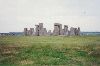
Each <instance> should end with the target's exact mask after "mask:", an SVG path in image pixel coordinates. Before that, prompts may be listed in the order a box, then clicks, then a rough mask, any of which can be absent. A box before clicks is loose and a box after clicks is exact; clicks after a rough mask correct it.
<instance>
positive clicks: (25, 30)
mask: <svg viewBox="0 0 100 66" xmlns="http://www.w3.org/2000/svg"><path fill="white" fill-rule="evenodd" d="M24 35H25V36H27V35H28V29H27V28H24Z"/></svg>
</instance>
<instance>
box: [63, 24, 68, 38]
mask: <svg viewBox="0 0 100 66" xmlns="http://www.w3.org/2000/svg"><path fill="white" fill-rule="evenodd" d="M64 35H66V36H68V26H67V25H64Z"/></svg>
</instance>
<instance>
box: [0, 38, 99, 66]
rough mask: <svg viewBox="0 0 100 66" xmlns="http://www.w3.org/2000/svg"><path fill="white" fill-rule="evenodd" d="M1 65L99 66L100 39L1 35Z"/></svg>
mask: <svg viewBox="0 0 100 66" xmlns="http://www.w3.org/2000/svg"><path fill="white" fill-rule="evenodd" d="M0 66H100V36H73V37H70V36H69V37H65V36H45V37H44V36H33V37H30V36H1V37H0Z"/></svg>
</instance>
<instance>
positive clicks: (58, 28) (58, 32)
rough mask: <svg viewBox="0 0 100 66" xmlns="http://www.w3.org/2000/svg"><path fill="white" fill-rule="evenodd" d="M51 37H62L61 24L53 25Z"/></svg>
mask: <svg viewBox="0 0 100 66" xmlns="http://www.w3.org/2000/svg"><path fill="white" fill-rule="evenodd" d="M53 35H63V29H62V24H59V23H54V31H53Z"/></svg>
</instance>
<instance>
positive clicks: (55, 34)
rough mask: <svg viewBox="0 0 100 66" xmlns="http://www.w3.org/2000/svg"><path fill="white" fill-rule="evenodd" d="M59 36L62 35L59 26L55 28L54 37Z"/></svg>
mask: <svg viewBox="0 0 100 66" xmlns="http://www.w3.org/2000/svg"><path fill="white" fill-rule="evenodd" d="M59 34H60V32H59V27H58V26H54V31H53V35H54V36H57V35H59Z"/></svg>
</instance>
